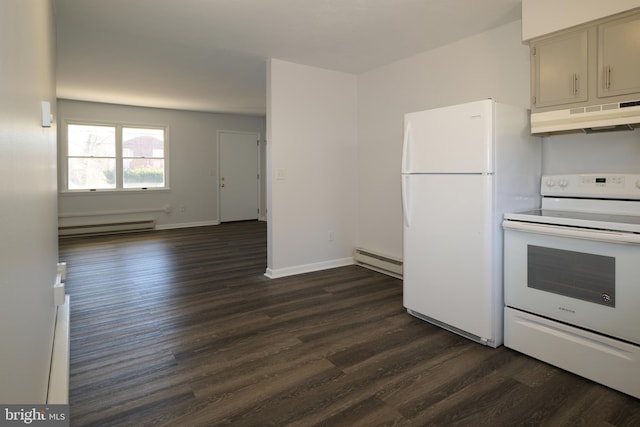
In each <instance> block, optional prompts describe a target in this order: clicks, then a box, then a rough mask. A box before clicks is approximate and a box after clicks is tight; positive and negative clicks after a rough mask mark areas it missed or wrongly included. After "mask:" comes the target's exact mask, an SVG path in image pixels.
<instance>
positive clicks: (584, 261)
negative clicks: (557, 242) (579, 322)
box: [527, 245, 616, 307]
mask: <svg viewBox="0 0 640 427" xmlns="http://www.w3.org/2000/svg"><path fill="white" fill-rule="evenodd" d="M527 258H528V259H527V263H528V268H527V276H528V277H527V281H528V287H530V288H534V289H538V290H541V291H545V292H551V293H554V294H558V295H563V296H566V297H570V298H576V299H580V300H583V301H588V302H592V303H595V304H601V305H605V306H607V307H615V306H616V299H615V295H616V289H615V283H616V281H615V279H616V277H615V274H616V273H615V270H616V268H615V267H616V264H615V263H616V259H615V258H614V257H608V256H603V255H594V254H588V253H582V252H574V251H566V250H562V249H554V248H546V247H542V246H533V245H528V246H527Z"/></svg>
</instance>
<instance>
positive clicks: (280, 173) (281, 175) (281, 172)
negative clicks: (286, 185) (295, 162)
mask: <svg viewBox="0 0 640 427" xmlns="http://www.w3.org/2000/svg"><path fill="white" fill-rule="evenodd" d="M276 179H277V180H279V181H282V180H285V179H287V171H286V170H285V169H276Z"/></svg>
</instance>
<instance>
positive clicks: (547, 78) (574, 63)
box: [531, 29, 589, 109]
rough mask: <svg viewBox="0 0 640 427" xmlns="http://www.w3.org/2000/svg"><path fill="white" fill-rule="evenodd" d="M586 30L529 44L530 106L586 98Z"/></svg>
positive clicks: (580, 100)
mask: <svg viewBox="0 0 640 427" xmlns="http://www.w3.org/2000/svg"><path fill="white" fill-rule="evenodd" d="M588 40H589V37H588V31H587V30H586V29H585V30H581V31H576V32H571V33H567V34H564V35H562V36H556V37H552V38H548V39H543V40H539V41H537V42H535V43H534V44H532V45H531V54H532V57H531V59H532V60H531V66H532V67H531V79H532V81H531V88H532V94H533V98H532V100H531V107H532V109H535V108H542V107H548V106H554V105H562V104H572V103H576V102H582V101H586V100H587V95H588V94H587V87H588V82H587V73H588V53H587V52H588Z"/></svg>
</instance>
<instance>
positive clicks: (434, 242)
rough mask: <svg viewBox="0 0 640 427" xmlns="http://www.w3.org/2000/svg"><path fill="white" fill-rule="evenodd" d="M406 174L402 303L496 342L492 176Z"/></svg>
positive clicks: (499, 337) (497, 306) (499, 311)
mask: <svg viewBox="0 0 640 427" xmlns="http://www.w3.org/2000/svg"><path fill="white" fill-rule="evenodd" d="M405 179H407V182H406V184H405V187H406V190H407V194H406V198H407V206H409V211H408V212H407V213H406V216H407V218H408V219H409V221H408V224H407V222H405V224H404V242H403V246H404V255H403V258H404V259H403V263H404V266H403V269H404V271H403V276H404V279H403V283H404V295H403V300H404V306H405V307H406V308H407V309H409V310H412V311H414V312H417V313H420V314H422V315H424V316H427V317H430V318H433V319H435V320H437V321H439V322H443V323H446V324H448V325H451V326H453V327H454V328H457V329H460V330H462V331H466V332H468V333H470V334H472V335H476V336H478V337H483V338H487V339H488V340H496V343H497V345H499V344H501V342H502V332H501V330H502V304H498V303H497V301H501V297H502V293H501V292H502V291H501V288H502V287H501V282H500V281H499V280H498V278H497V277H495V273H494V272H493V270H494V267H493V266H494V261H495V260H494V257H495V253H494V252H495V251H494V246H495V245H494V243H493V234H494V233H492V211H493V208H492V203H491V200H492V183H493V176H491V175H489V176H487V175H411V176H408V177H406V178H405ZM498 292H500V294H499V295H498V294H497V293H498Z"/></svg>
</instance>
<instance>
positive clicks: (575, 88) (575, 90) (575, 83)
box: [573, 73, 579, 96]
mask: <svg viewBox="0 0 640 427" xmlns="http://www.w3.org/2000/svg"><path fill="white" fill-rule="evenodd" d="M578 87H579V86H578V74H576V73H573V96H576V95H578Z"/></svg>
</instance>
